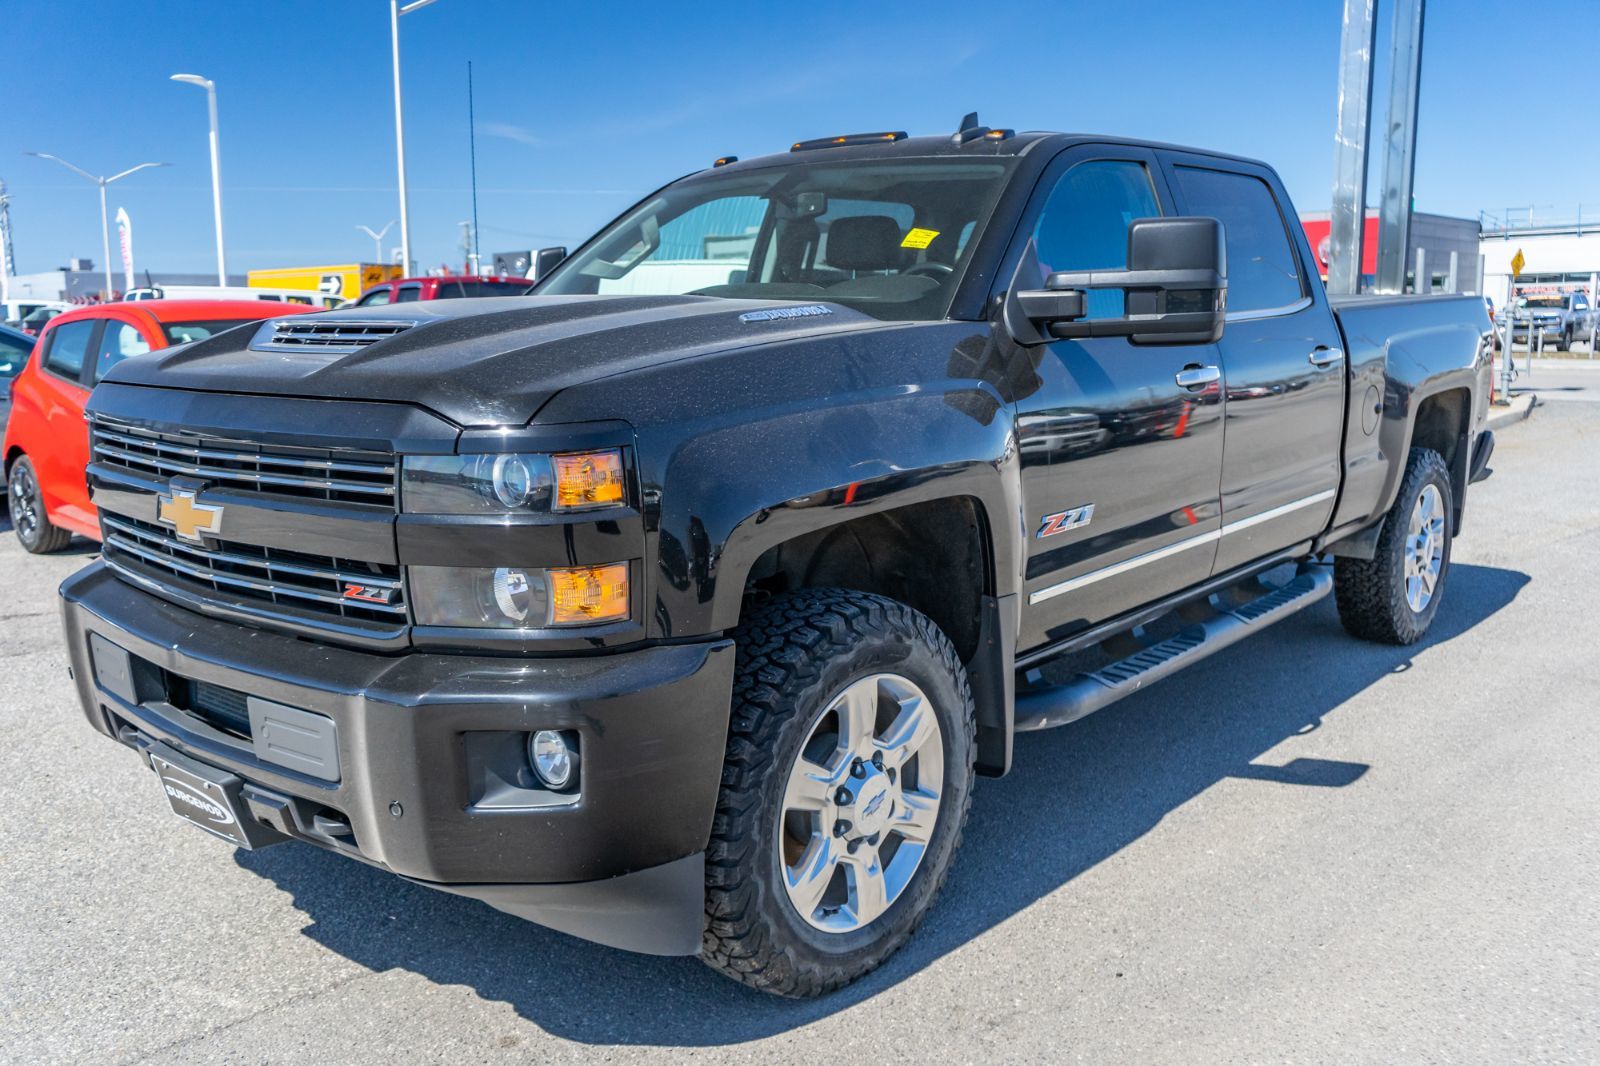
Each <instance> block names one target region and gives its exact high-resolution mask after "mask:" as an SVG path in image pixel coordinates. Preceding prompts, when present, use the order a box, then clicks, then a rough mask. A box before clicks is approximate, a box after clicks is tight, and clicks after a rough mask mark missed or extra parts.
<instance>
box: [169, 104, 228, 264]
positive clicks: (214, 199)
mask: <svg viewBox="0 0 1600 1066" xmlns="http://www.w3.org/2000/svg"><path fill="white" fill-rule="evenodd" d="M172 80H173V81H181V82H183V83H185V84H187V85H198V86H199V87H200V88H202V89H204V90H205V91H206V104H207V106H208V108H209V110H210V112H211V211H212V214H213V215H214V216H215V217H216V223H217V284H218V285H219V286H226V285H227V284H228V257H227V255H226V254H225V253H224V252H223V250H222V135H221V134H220V133H219V132H218V131H217V83H216V82H214V81H212V80H211V79H210V78H202V77H201V76H200V75H198V74H174V75H173V76H172Z"/></svg>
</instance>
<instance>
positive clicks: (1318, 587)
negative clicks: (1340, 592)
mask: <svg viewBox="0 0 1600 1066" xmlns="http://www.w3.org/2000/svg"><path fill="white" fill-rule="evenodd" d="M1331 591H1333V573H1332V571H1331V570H1329V569H1328V568H1327V567H1321V566H1307V567H1304V568H1302V569H1301V570H1300V572H1299V573H1298V574H1296V575H1295V577H1294V580H1292V581H1290V582H1289V583H1288V584H1286V585H1283V586H1281V587H1279V588H1277V589H1273V590H1271V591H1269V592H1266V593H1265V594H1264V595H1260V596H1257V597H1256V598H1255V599H1252V600H1249V601H1247V602H1244V603H1235V604H1233V605H1229V604H1228V600H1227V599H1226V598H1225V597H1226V595H1227V594H1226V593H1225V592H1224V593H1218V594H1216V595H1214V596H1211V597H1210V598H1209V599H1208V600H1206V601H1204V602H1205V603H1209V604H1210V606H1211V609H1212V610H1213V611H1214V612H1215V615H1214V617H1211V618H1208V619H1206V620H1205V621H1203V622H1197V623H1195V624H1194V625H1191V626H1189V627H1188V628H1186V629H1184V630H1182V631H1181V632H1179V633H1177V634H1176V635H1174V636H1171V637H1168V638H1167V639H1166V640H1163V641H1161V642H1159V643H1157V644H1152V645H1150V646H1148V647H1146V648H1143V649H1141V650H1139V651H1136V652H1134V653H1133V654H1132V655H1129V656H1127V657H1126V658H1123V659H1120V660H1118V661H1117V662H1114V663H1111V664H1110V665H1108V666H1103V667H1101V668H1100V669H1098V670H1095V671H1094V672H1092V673H1087V674H1079V675H1078V676H1077V677H1076V678H1074V679H1073V680H1071V681H1068V682H1066V683H1065V684H1061V685H1053V686H1048V687H1043V686H1041V687H1034V688H1026V687H1023V686H1020V685H1019V686H1018V688H1017V698H1016V729H1017V732H1019V733H1020V732H1024V731H1026V730H1033V729H1052V728H1054V727H1055V726H1058V725H1066V724H1067V723H1069V722H1076V721H1077V720H1078V719H1080V718H1083V717H1085V716H1087V715H1090V714H1093V713H1094V712H1095V711H1098V710H1100V709H1101V708H1102V707H1106V706H1108V705H1110V704H1113V703H1115V702H1116V701H1118V700H1120V699H1122V698H1123V697H1125V696H1131V695H1133V694H1134V693H1135V692H1138V691H1139V690H1140V689H1143V688H1145V687H1146V686H1148V685H1153V684H1155V683H1156V682H1157V681H1160V680H1161V679H1162V678H1164V677H1168V676H1170V675H1172V674H1175V673H1177V672H1178V671H1179V670H1182V669H1183V668H1184V667H1186V666H1190V665H1192V664H1194V663H1196V662H1199V661H1200V660H1201V659H1204V658H1205V657H1206V656H1208V655H1214V654H1216V653H1217V652H1219V651H1221V650H1222V649H1223V648H1227V647H1230V646H1231V645H1234V644H1237V643H1238V642H1239V641H1241V640H1243V639H1244V638H1245V637H1248V636H1251V635H1252V634H1255V633H1259V632H1261V631H1262V630H1263V629H1265V628H1267V627H1268V626H1270V625H1271V624H1272V623H1274V622H1281V621H1282V620H1283V619H1285V618H1287V617H1289V616H1290V615H1292V614H1295V613H1296V612H1298V611H1302V610H1304V609H1305V608H1307V607H1310V606H1311V605H1312V604H1314V603H1316V602H1317V601H1318V600H1320V599H1322V598H1323V597H1324V596H1326V595H1327V594H1328V593H1329V592H1331ZM1028 674H1029V677H1030V679H1031V678H1033V677H1036V676H1037V672H1036V671H1034V670H1030V671H1029V672H1028Z"/></svg>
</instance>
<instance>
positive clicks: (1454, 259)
mask: <svg viewBox="0 0 1600 1066" xmlns="http://www.w3.org/2000/svg"><path fill="white" fill-rule="evenodd" d="M1458 261H1459V260H1458V255H1457V252H1456V251H1455V250H1454V249H1452V250H1451V252H1450V276H1449V277H1448V278H1446V279H1445V291H1446V292H1448V293H1452V294H1453V293H1455V292H1456V291H1458V290H1457V289H1456V266H1457V264H1458Z"/></svg>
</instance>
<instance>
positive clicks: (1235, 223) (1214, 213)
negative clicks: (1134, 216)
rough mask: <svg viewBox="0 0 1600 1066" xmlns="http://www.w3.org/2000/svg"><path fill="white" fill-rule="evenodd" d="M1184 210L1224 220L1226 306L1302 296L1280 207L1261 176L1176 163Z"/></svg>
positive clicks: (1284, 302) (1268, 304)
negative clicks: (1226, 250)
mask: <svg viewBox="0 0 1600 1066" xmlns="http://www.w3.org/2000/svg"><path fill="white" fill-rule="evenodd" d="M1174 169H1175V171H1176V173H1177V178H1178V187H1179V188H1180V189H1181V190H1182V193H1183V200H1184V210H1185V211H1187V212H1188V213H1189V214H1191V215H1203V216H1206V217H1209V218H1215V219H1218V220H1220V221H1221V222H1222V228H1223V231H1224V232H1225V233H1226V234H1227V241H1228V310H1229V311H1266V310H1271V309H1273V308H1280V307H1288V306H1289V305H1291V304H1294V303H1298V302H1299V301H1300V299H1301V298H1302V297H1304V296H1305V294H1306V293H1305V286H1304V284H1303V282H1302V279H1301V276H1300V264H1299V260H1298V258H1297V257H1296V256H1295V254H1294V246H1293V245H1292V244H1291V243H1290V242H1289V231H1288V229H1287V228H1286V227H1285V225H1284V220H1283V212H1281V211H1279V210H1278V201H1277V200H1276V199H1274V198H1273V195H1272V190H1271V189H1270V188H1268V186H1267V183H1266V182H1264V181H1262V180H1261V179H1260V178H1256V177H1252V176H1250V175H1248V174H1233V173H1229V172H1227V171H1222V170H1204V169H1201V168H1200V167H1176V168H1174Z"/></svg>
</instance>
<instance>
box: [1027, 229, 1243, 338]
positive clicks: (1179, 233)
mask: <svg viewBox="0 0 1600 1066" xmlns="http://www.w3.org/2000/svg"><path fill="white" fill-rule="evenodd" d="M1033 258H1034V257H1033V256H1032V255H1031V254H1024V255H1023V257H1022V262H1021V263H1020V264H1018V266H1017V276H1016V277H1014V278H1013V279H1012V284H1011V287H1010V289H1009V290H1008V291H1007V293H1006V300H1005V307H1004V318H1005V324H1006V328H1007V330H1008V331H1009V332H1010V333H1011V336H1012V337H1013V338H1014V339H1015V340H1016V342H1017V343H1018V344H1023V345H1034V344H1043V343H1045V342H1047V341H1050V340H1056V339H1071V338H1074V337H1127V338H1128V339H1129V340H1130V341H1131V342H1132V343H1134V344H1212V343H1215V342H1216V341H1218V340H1220V339H1221V338H1222V328H1223V323H1224V319H1225V317H1226V314H1227V293H1228V260H1227V243H1226V239H1225V235H1224V233H1223V229H1222V223H1221V222H1219V221H1217V220H1216V219H1214V218H1138V219H1134V220H1133V222H1132V223H1131V224H1130V225H1129V226H1128V269H1126V270H1081V271H1065V272H1061V273H1055V274H1051V275H1050V277H1049V278H1047V279H1046V280H1045V286H1044V288H1043V289H1024V288H1022V287H1021V284H1022V281H1023V275H1024V272H1025V271H1026V270H1028V269H1029V268H1030V267H1031V265H1032V262H1033ZM1035 277H1037V274H1035ZM1094 289H1121V290H1123V293H1124V300H1125V303H1124V307H1123V314H1122V317H1120V318H1093V319H1088V318H1085V317H1084V316H1085V315H1086V314H1087V313H1088V311H1087V305H1088V295H1087V294H1088V293H1089V291H1091V290H1094Z"/></svg>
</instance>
